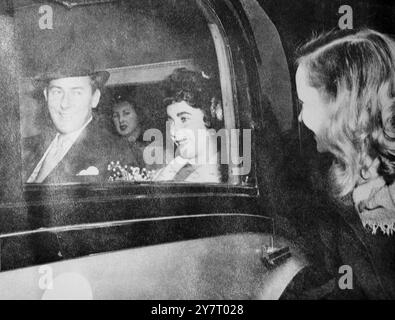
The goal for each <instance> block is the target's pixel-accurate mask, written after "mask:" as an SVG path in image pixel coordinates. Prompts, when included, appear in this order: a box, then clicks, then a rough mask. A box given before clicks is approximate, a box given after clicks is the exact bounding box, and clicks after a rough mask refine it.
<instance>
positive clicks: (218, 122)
mask: <svg viewBox="0 0 395 320" xmlns="http://www.w3.org/2000/svg"><path fill="white" fill-rule="evenodd" d="M162 88H163V90H164V95H165V97H166V98H165V99H164V104H165V106H166V107H167V106H168V105H170V104H172V103H175V102H181V101H185V102H186V103H188V104H189V105H190V106H191V107H193V108H197V109H201V110H202V111H203V114H204V121H205V123H206V126H207V127H208V128H221V127H222V117H220V118H218V117H217V116H216V112H215V110H216V108H217V109H218V108H221V111H222V106H221V100H220V99H219V96H220V92H221V91H220V88H219V86H218V81H215V79H214V78H212V77H208V76H206V75H205V74H204V73H203V72H197V71H191V70H188V69H186V68H178V69H175V70H174V71H173V73H172V74H171V75H170V76H169V77H168V78H167V79H166V80H165V82H164V84H163V87H162Z"/></svg>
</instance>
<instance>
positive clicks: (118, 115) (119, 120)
mask: <svg viewBox="0 0 395 320" xmlns="http://www.w3.org/2000/svg"><path fill="white" fill-rule="evenodd" d="M112 121H113V122H114V126H115V129H116V130H117V132H118V133H119V134H120V135H121V136H129V135H130V134H131V133H132V132H133V131H134V130H136V128H137V127H138V116H137V114H136V111H135V110H134V108H133V106H132V105H131V104H130V103H129V102H126V101H125V102H121V103H119V104H117V105H115V106H114V107H113V109H112Z"/></svg>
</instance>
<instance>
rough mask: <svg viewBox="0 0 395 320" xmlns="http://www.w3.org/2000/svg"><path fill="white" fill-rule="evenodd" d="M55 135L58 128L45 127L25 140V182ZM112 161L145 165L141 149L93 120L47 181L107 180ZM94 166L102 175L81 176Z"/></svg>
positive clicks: (45, 181) (139, 165)
mask: <svg viewBox="0 0 395 320" xmlns="http://www.w3.org/2000/svg"><path fill="white" fill-rule="evenodd" d="M55 135H56V131H54V130H49V131H46V130H44V132H43V133H42V134H40V135H37V136H33V137H29V138H26V139H25V141H24V150H23V158H24V163H23V164H24V166H23V168H24V175H23V176H24V181H27V179H28V178H29V177H30V175H31V174H32V172H33V170H34V169H35V167H36V166H37V164H38V162H39V161H40V159H41V158H42V156H43V155H44V153H45V151H46V150H47V148H48V147H49V145H50V144H51V142H52V140H53V139H54V138H55ZM111 161H120V163H121V164H127V165H131V166H138V167H141V166H143V162H142V155H141V151H140V150H139V149H138V148H131V147H130V146H129V145H128V144H127V143H126V142H125V141H123V140H122V139H120V138H119V137H117V136H115V135H113V134H112V133H110V132H109V131H107V130H106V129H105V128H101V127H100V126H99V125H98V123H97V122H96V121H95V120H92V121H91V122H90V123H89V124H88V125H87V127H86V128H85V129H84V130H83V131H82V132H81V134H80V135H79V137H78V138H77V140H76V141H75V142H74V144H73V145H72V147H71V148H70V150H69V151H68V152H67V154H66V155H65V156H64V158H63V159H62V160H61V161H60V162H59V163H58V165H57V166H56V167H55V168H54V169H53V170H52V172H51V173H50V174H49V175H48V176H47V178H46V179H45V180H44V181H43V183H66V182H86V181H103V180H105V179H107V177H108V176H109V174H108V171H107V166H108V164H109V163H110V162H111ZM91 166H93V167H96V168H97V169H98V170H99V175H98V176H77V174H78V173H80V172H81V171H82V170H86V169H87V168H89V167H91Z"/></svg>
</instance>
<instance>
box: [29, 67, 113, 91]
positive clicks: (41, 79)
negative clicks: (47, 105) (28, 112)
mask: <svg viewBox="0 0 395 320" xmlns="http://www.w3.org/2000/svg"><path fill="white" fill-rule="evenodd" d="M73 77H91V79H92V80H93V81H94V82H95V83H96V85H97V87H98V88H101V87H103V86H104V85H105V84H106V82H107V80H108V78H109V77H110V73H109V72H108V71H105V70H104V71H96V72H93V73H89V74H86V73H81V74H61V73H45V74H42V75H39V76H37V77H34V78H33V79H32V83H33V86H34V87H36V88H45V87H46V86H47V85H48V83H49V82H50V81H52V80H56V79H62V78H73Z"/></svg>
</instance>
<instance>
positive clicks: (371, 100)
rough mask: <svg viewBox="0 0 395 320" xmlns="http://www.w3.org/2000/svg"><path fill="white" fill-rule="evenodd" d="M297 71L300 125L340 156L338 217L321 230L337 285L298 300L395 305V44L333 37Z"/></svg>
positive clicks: (335, 175) (315, 46)
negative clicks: (353, 300)
mask: <svg viewBox="0 0 395 320" xmlns="http://www.w3.org/2000/svg"><path fill="white" fill-rule="evenodd" d="M297 66H298V68H297V72H296V87H297V93H298V97H299V100H300V103H301V104H302V106H303V108H302V111H301V113H300V115H299V120H300V121H303V123H304V124H305V125H306V126H307V127H308V128H309V129H310V130H311V131H312V132H313V133H314V135H315V138H316V141H317V149H318V151H319V152H329V153H331V154H332V155H333V157H334V162H333V164H332V166H331V169H330V173H329V177H330V183H329V185H330V186H331V190H330V193H331V194H332V196H333V197H332V198H333V199H334V200H335V201H334V203H335V204H336V205H335V206H334V208H335V209H336V210H333V212H331V213H332V214H333V216H335V215H337V214H338V216H336V217H335V218H334V219H333V225H332V227H331V228H330V229H328V228H326V229H325V230H324V228H323V230H322V232H321V240H322V241H323V242H324V244H325V248H327V252H326V255H327V259H326V266H327V267H328V268H327V270H331V271H330V272H332V279H331V280H330V281H328V282H327V283H325V284H323V285H321V286H319V287H316V288H313V289H312V290H306V289H307V288H306V287H305V288H304V289H305V290H306V291H304V292H303V294H300V292H299V295H297V296H298V297H304V298H372V299H391V298H392V299H394V298H395V237H394V232H395V184H394V180H395V126H394V125H395V124H394V119H395V42H394V41H393V40H392V39H390V38H389V37H388V36H386V35H383V34H380V33H378V32H375V31H373V30H368V29H366V30H360V31H358V30H354V31H347V32H344V31H343V32H333V33H329V34H327V35H324V36H320V37H318V38H316V39H313V40H312V41H310V42H308V43H307V44H306V45H304V46H303V47H302V49H301V51H300V57H299V59H298V60H297ZM318 216H319V213H317V219H318V218H319V217H318ZM329 265H330V266H329ZM297 278H298V277H297ZM302 278H303V277H301V276H299V281H301V279H302ZM306 278H308V277H307V274H305V275H304V280H306ZM310 280H311V279H310ZM297 281H298V279H296V280H295V282H297ZM302 282H303V281H302ZM306 283H307V282H306V281H304V285H306ZM310 284H311V282H310ZM302 286H303V285H302ZM296 287H297V286H294V288H293V289H294V290H295V288H296ZM290 292H292V290H290V291H289V292H288V294H289V293H290Z"/></svg>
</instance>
